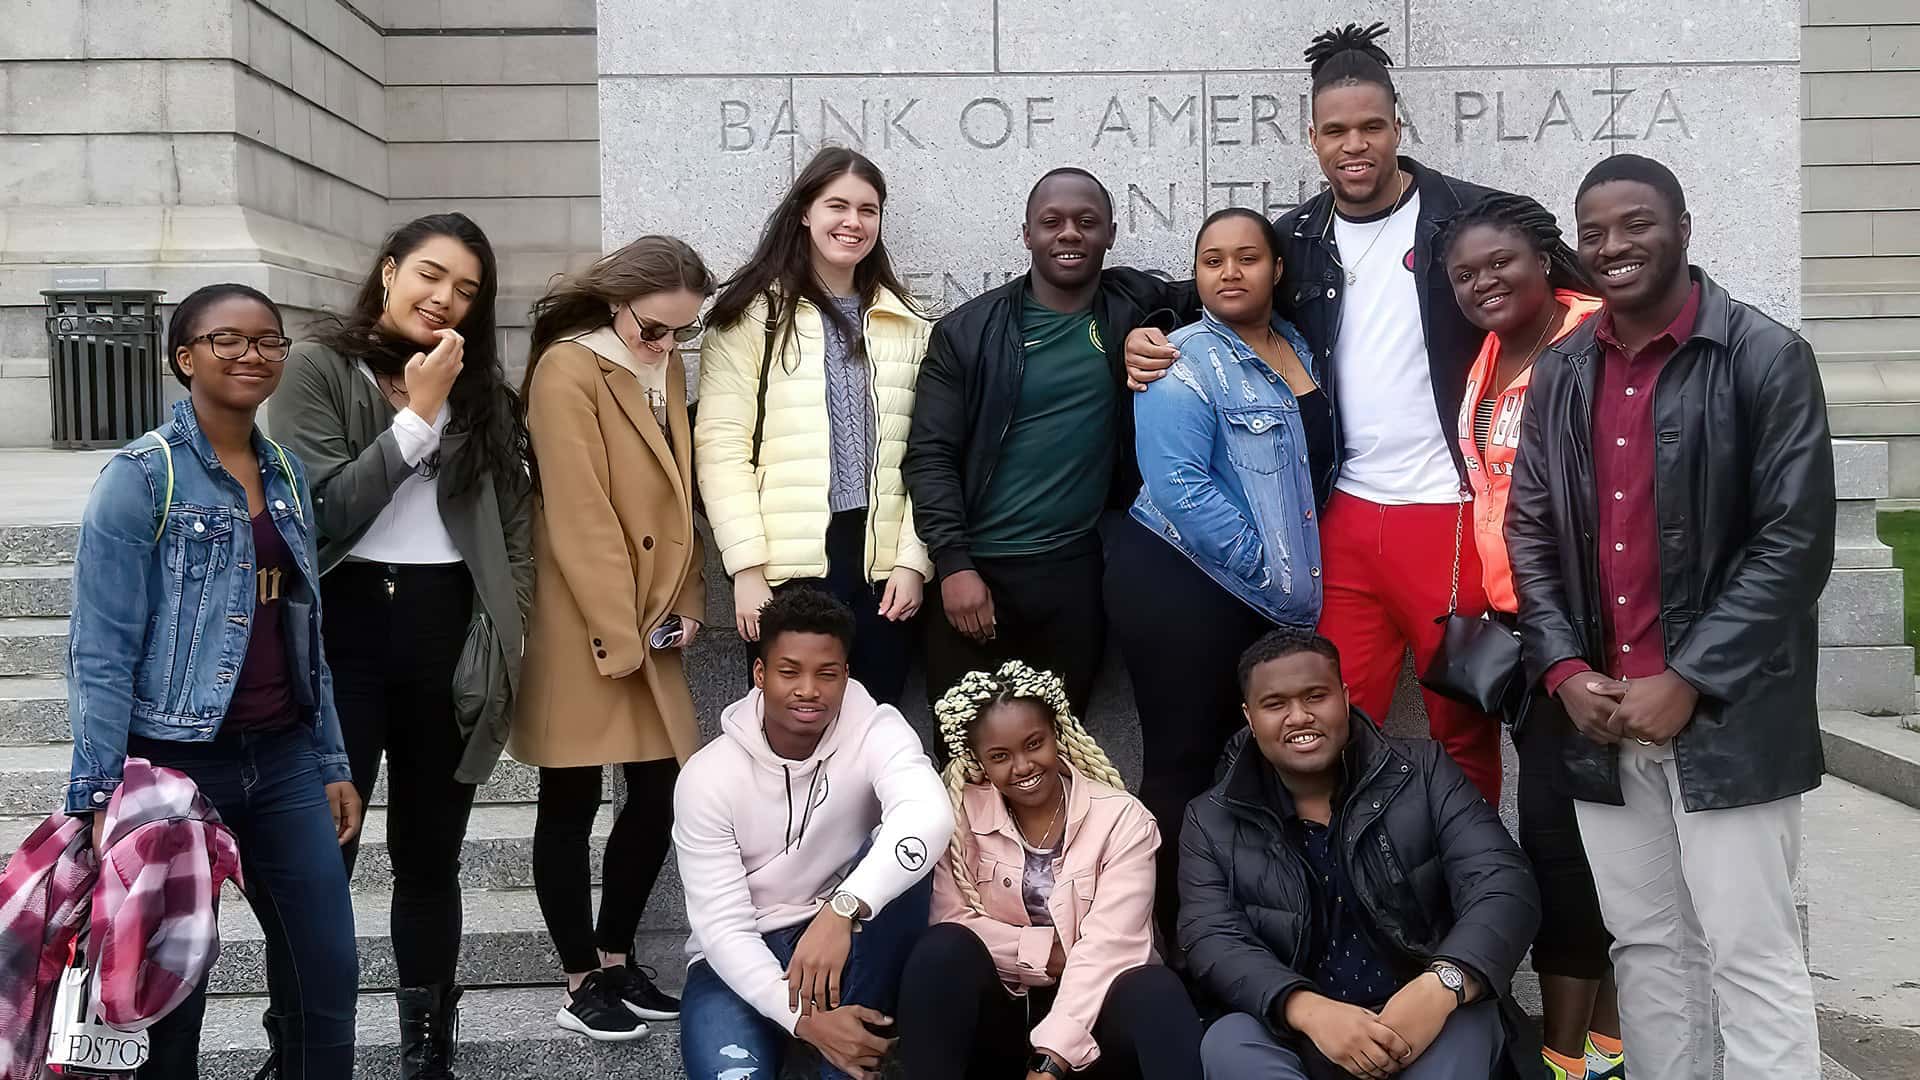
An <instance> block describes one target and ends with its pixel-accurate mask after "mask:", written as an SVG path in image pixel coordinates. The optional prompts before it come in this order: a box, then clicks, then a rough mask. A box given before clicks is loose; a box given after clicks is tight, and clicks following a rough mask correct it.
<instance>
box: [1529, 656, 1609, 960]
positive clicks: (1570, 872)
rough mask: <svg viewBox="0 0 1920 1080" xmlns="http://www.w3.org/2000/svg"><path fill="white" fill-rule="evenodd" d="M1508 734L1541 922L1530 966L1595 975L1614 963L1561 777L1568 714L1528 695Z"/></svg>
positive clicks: (1555, 703) (1547, 700)
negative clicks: (1522, 715)
mask: <svg viewBox="0 0 1920 1080" xmlns="http://www.w3.org/2000/svg"><path fill="white" fill-rule="evenodd" d="M1531 704H1532V707H1531V708H1530V709H1529V710H1528V713H1527V717H1526V720H1525V721H1524V722H1523V723H1522V724H1521V726H1520V729H1519V735H1518V737H1517V738H1515V739H1514V740H1513V743H1514V749H1515V751H1517V752H1518V754H1519V757H1520V791H1519V794H1518V799H1519V803H1520V848H1521V850H1523V851H1525V852H1526V853H1527V859H1528V860H1529V861H1531V862H1532V863H1533V878H1534V881H1536V882H1538V883H1539V885H1540V930H1539V932H1538V933H1536V934H1535V935H1534V937H1533V970H1535V971H1537V972H1539V973H1540V974H1542V975H1563V976H1566V977H1568V978H1573V979H1601V978H1604V977H1606V974H1607V972H1608V971H1609V970H1611V968H1612V962H1611V961H1610V960H1609V959H1608V958H1607V952H1608V950H1609V949H1610V948H1611V947H1612V945H1613V938H1612V936H1611V935H1609V934H1608V933H1607V926H1606V923H1605V922H1604V921H1603V920H1602V919H1601V918H1600V894H1599V892H1598V891H1597V890H1596V889H1595V887H1594V884H1593V869H1592V867H1590V866H1588V864H1587V849H1586V846H1585V845H1584V844H1583V843H1582V842H1581V840H1580V822H1579V819H1578V818H1577V817H1576V816H1575V815H1574V812H1573V798H1572V796H1570V795H1568V794H1567V793H1566V791H1565V789H1564V788H1563V787H1562V786H1561V784H1560V769H1561V761H1560V751H1561V745H1562V743H1563V742H1564V741H1565V740H1566V739H1568V738H1570V737H1572V734H1573V721H1572V720H1570V719H1568V718H1567V711H1566V709H1565V708H1564V707H1562V706H1561V704H1560V702H1559V701H1558V700H1557V699H1555V698H1553V697H1550V696H1548V695H1545V694H1536V695H1534V698H1533V701H1532V703H1531Z"/></svg>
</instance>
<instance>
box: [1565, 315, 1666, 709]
mask: <svg viewBox="0 0 1920 1080" xmlns="http://www.w3.org/2000/svg"><path fill="white" fill-rule="evenodd" d="M1699 314H1700V286H1699V285H1697V284H1696V285H1694V287H1693V292H1692V293H1691V294H1689V295H1688V297H1687V302H1686V304H1685V305H1683V306H1682V307H1681V308H1680V314H1679V315H1678V316H1676V317H1675V318H1674V320H1673V322H1672V324H1671V325H1669V326H1668V327H1667V328H1666V329H1665V330H1664V331H1662V332H1661V333H1660V335H1659V336H1657V337H1655V338H1654V339H1653V340H1652V341H1650V342H1648V343H1647V346H1646V348H1644V349H1641V350H1640V351H1639V352H1638V353H1632V352H1628V351H1627V347H1626V346H1625V345H1622V344H1621V343H1620V339H1619V338H1618V337H1616V336H1614V331H1613V313H1612V312H1608V311H1603V312H1602V313H1601V315H1600V321H1599V323H1598V324H1597V325H1596V326H1595V327H1594V337H1595V338H1596V339H1597V340H1598V341H1599V343H1600V378H1599V387H1598V390H1597V395H1598V396H1597V397H1596V399H1595V400H1594V403H1593V480H1594V486H1595V487H1596V488H1597V489H1598V495H1599V499H1600V527H1599V535H1598V537H1597V539H1598V541H1599V550H1598V554H1599V560H1600V600H1601V605H1602V607H1601V611H1602V614H1601V617H1600V622H1601V629H1602V631H1603V638H1604V640H1605V644H1606V650H1607V656H1606V661H1605V664H1604V667H1605V668H1606V672H1607V675H1608V676H1609V677H1610V678H1614V679H1644V678H1647V677H1649V676H1653V675H1658V674H1660V673H1661V672H1662V671H1665V670H1666V669H1667V643H1666V638H1665V634H1664V632H1663V630H1662V629H1661V626H1660V515H1659V513H1658V512H1657V508H1656V507H1655V505H1654V495H1653V478H1654V454H1653V447H1654V430H1653V388H1654V384H1655V383H1657V382H1658V381H1659V379H1660V372H1661V369H1663V368H1665V367H1666V365H1667V361H1668V360H1669V359H1671V358H1672V357H1673V354H1674V353H1676V352H1678V351H1679V350H1680V346H1682V345H1684V344H1686V341H1687V339H1688V338H1689V337H1692V336H1693V323H1694V319H1695V318H1696V317H1697V316H1698V315H1699ZM1589 670H1592V669H1591V668H1590V666H1589V665H1588V663H1587V661H1586V660H1585V659H1584V658H1572V659H1566V660H1562V661H1560V662H1559V663H1557V664H1555V665H1553V666H1552V667H1551V668H1549V669H1548V670H1547V677H1546V679H1545V680H1543V681H1544V683H1545V685H1546V689H1547V692H1548V693H1550V694H1551V693H1557V692H1558V691H1559V689H1560V684H1561V683H1564V682H1566V681H1567V679H1569V678H1571V677H1572V676H1574V675H1578V674H1579V673H1580V672H1582V671H1589Z"/></svg>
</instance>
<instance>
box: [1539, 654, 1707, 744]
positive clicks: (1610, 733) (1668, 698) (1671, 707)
mask: <svg viewBox="0 0 1920 1080" xmlns="http://www.w3.org/2000/svg"><path fill="white" fill-rule="evenodd" d="M1555 696H1556V697H1558V698H1559V699H1560V703H1561V704H1562V705H1564V706H1566V709H1567V715H1568V716H1569V717H1571V718H1572V720H1573V726H1574V727H1576V728H1578V729H1579V730H1580V733H1581V734H1582V735H1585V736H1586V737H1587V738H1589V739H1592V740H1593V741H1594V742H1597V743H1601V744H1603V745H1612V744H1614V743H1618V742H1622V741H1624V740H1626V739H1636V740H1638V741H1640V742H1642V743H1645V744H1648V745H1653V746H1660V745H1664V744H1666V743H1667V742H1668V741H1670V740H1671V739H1672V738H1673V737H1674V736H1675V735H1678V734H1680V731H1681V729H1682V728H1685V727H1686V726H1687V724H1688V723H1689V722H1690V721H1692V719H1693V710H1694V707H1695V706H1696V705H1698V704H1699V702H1700V691H1698V690H1695V689H1694V688H1693V686H1692V684H1690V683H1688V682H1687V680H1685V679H1683V678H1681V677H1680V676H1679V674H1678V673H1676V672H1675V671H1674V670H1673V669H1672V668H1667V669H1666V670H1665V671H1662V672H1661V673H1660V674H1658V675H1652V676H1648V677H1647V678H1644V679H1609V678H1606V677H1605V676H1602V675H1601V674H1600V673H1599V672H1595V671H1583V672H1580V673H1579V674H1577V675H1574V676H1572V677H1571V678H1569V679H1567V681H1565V682H1563V683H1561V684H1560V689H1559V690H1557V691H1555Z"/></svg>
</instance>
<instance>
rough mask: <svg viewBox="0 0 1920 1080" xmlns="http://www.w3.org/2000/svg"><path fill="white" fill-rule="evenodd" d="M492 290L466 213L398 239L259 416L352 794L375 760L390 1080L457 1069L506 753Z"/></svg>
mask: <svg viewBox="0 0 1920 1080" xmlns="http://www.w3.org/2000/svg"><path fill="white" fill-rule="evenodd" d="M498 285H499V274H498V271H497V270H496V268H495V262H494V257H493V247H492V245H490V244H489V243H488V242H487V237H486V234H485V233H483V232H481V231H480V227H479V226H478V225H475V224H474V223H473V222H472V221H471V220H469V219H468V218H467V217H466V216H465V215H463V214H435V215H432V216H429V217H423V218H419V219H416V220H414V221H411V222H409V223H407V224H405V225H402V226H401V227H400V228H398V229H396V230H394V231H393V233H392V234H391V235H389V236H388V237H387V238H386V240H385V242H383V243H382V244H381V246H380V254H379V256H378V257H377V258H376V259H375V260H374V264H373V267H372V269H371V270H370V271H369V272H368V274H367V278H366V280H365V282H364V283H363V284H362V285H361V287H360V292H359V295H358V296H357V297H356V298H355V300H354V302H353V306H352V307H351V308H349V309H348V310H347V311H346V312H345V313H344V314H343V315H339V316H334V317H332V318H330V319H328V320H326V321H324V322H323V323H322V324H321V326H320V328H319V331H318V333H316V334H315V335H314V337H313V339H312V340H309V341H305V342H302V343H301V344H299V345H297V346H295V347H294V350H293V353H292V355H291V356H289V357H288V360H287V375H286V386H285V387H284V388H283V389H282V390H281V392H280V396H279V398H277V399H276V400H275V401H274V406H273V421H272V422H273V430H274V433H275V434H277V435H279V436H280V438H281V439H282V440H284V441H285V442H286V444H287V446H288V448H289V449H291V450H293V451H294V452H296V453H298V454H299V455H300V457H301V458H302V459H303V460H305V461H306V463H307V466H308V468H310V469H311V470H312V471H313V488H314V512H315V514H316V515H317V517H318V523H319V531H320V564H321V572H322V573H323V574H324V575H325V577H324V578H323V580H322V582H321V586H322V592H323V594H324V595H325V597H326V609H327V622H326V652H327V661H328V663H330V664H331V665H332V666H333V673H334V693H335V696H336V698H337V700H338V701H339V704H340V722H341V726H342V727H343V728H344V729H345V732H346V743H347V754H348V756H349V757H350V758H352V761H353V782H354V786H355V787H356V788H358V789H359V792H360V796H361V798H363V799H371V798H372V794H373V787H374V781H375V780H376V779H377V778H378V776H379V772H380V759H381V755H382V754H383V753H384V754H385V756H386V761H387V813H386V839H387V854H388V856H389V857H390V859H391V860H392V873H393V906H392V935H393V952H394V962H395V965H396V967H397V968H398V969H399V970H398V975H399V989H398V991H397V993H396V995H395V996H396V1000H397V1003H398V1008H399V1014H400V1071H401V1075H402V1077H403V1078H405V1080H415V1078H416V1077H418V1078H424V1080H438V1078H443V1077H448V1076H452V1075H453V1073H452V1060H453V1050H454V1046H453V1040H454V1035H455V1031H456V1023H455V1016H454V1014H455V1011H456V1009H457V1007H458V1003H459V1000H460V994H461V991H460V988H459V987H458V986H456V985H455V976H454V971H455V967H456V963H457V961H458V959H459V955H460V934H461V923H462V912H461V903H460V899H461V898H460V849H461V845H462V844H463V843H464V841H465V839H466V834H467V819H468V816H469V814H470V813H471V811H472V808H473V798H474V792H475V788H476V786H477V785H479V784H481V783H484V782H485V781H486V779H487V777H488V776H489V775H490V774H491V773H492V771H493V766H494V763H495V762H496V761H497V760H498V759H499V757H500V752H501V750H502V749H503V748H504V747H505V746H506V742H507V727H508V722H509V719H510V717H511V714H512V708H513V697H514V691H515V689H516V688H517V686H518V684H519V678H520V671H519V669H520V640H521V627H522V622H523V619H524V617H525V614H526V606H527V603H528V601H529V599H530V598H531V597H532V594H533V558H532V551H531V545H530V544H529V542H528V510H529V503H530V497H529V496H530V484H529V482H528V478H527V459H526V454H527V435H526V427H525V425H524V424H523V423H522V421H521V419H520V414H519V406H518V403H517V402H516V401H515V399H514V395H513V391H512V390H511V389H509V388H508V387H507V385H506V379H505V374H504V372H503V371H502V369H501V365H500V354H499V349H498V346H497V344H496V342H495V337H496V335H495V332H494V313H493V303H494V294H495V292H496V291H497V289H498ZM353 858H354V854H353V852H351V851H349V853H348V862H349V866H350V867H351V864H352V861H353Z"/></svg>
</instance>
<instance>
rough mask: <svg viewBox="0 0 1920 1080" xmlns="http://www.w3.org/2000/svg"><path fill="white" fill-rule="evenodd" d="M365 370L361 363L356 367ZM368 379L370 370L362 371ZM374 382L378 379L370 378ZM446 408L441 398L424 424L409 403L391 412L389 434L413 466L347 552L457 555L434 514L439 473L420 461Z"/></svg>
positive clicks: (453, 559)
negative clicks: (437, 409)
mask: <svg viewBox="0 0 1920 1080" xmlns="http://www.w3.org/2000/svg"><path fill="white" fill-rule="evenodd" d="M360 370H361V371H362V372H365V371H366V369H365V368H361V369H360ZM367 378H368V379H372V378H373V376H372V375H371V374H368V375H367ZM376 385H378V384H376ZM452 415H453V413H452V410H451V409H450V408H449V407H448V406H447V405H446V404H444V403H443V404H441V406H440V414H439V415H438V416H436V417H434V420H433V423H432V424H431V425H429V424H428V423H427V422H426V421H425V420H422V419H420V417H419V416H418V415H417V414H415V413H414V411H413V410H412V409H401V410H400V411H399V412H397V413H395V414H394V416H393V437H394V440H395V441H396V442H398V443H399V444H400V457H401V458H402V459H403V460H404V461H406V463H407V464H408V465H411V466H412V467H413V475H412V476H409V477H407V478H406V479H405V480H402V481H400V486H399V487H397V488H395V489H394V491H393V498H392V499H391V500H389V501H388V502H387V505H386V506H384V507H382V508H381V510H380V513H379V514H377V515H375V517H374V519H373V524H371V525H369V526H367V531H366V533H365V535H363V536H361V537H360V541H359V542H358V543H356V544H354V545H353V551H352V552H351V554H352V556H353V557H354V558H356V559H364V560H366V561H367V562H379V563H391V564H393V565H396V566H425V565H445V564H447V563H457V562H460V561H462V560H461V558H460V549H459V548H457V547H454V546H453V536H452V535H451V534H449V533H448V532H447V523H446V522H445V521H443V520H441V518H440V474H439V473H438V472H434V473H432V474H431V475H428V474H427V473H426V472H424V471H423V470H422V469H421V467H420V466H421V464H422V463H423V462H425V461H426V460H427V458H429V457H431V456H433V452H434V451H435V450H438V449H440V436H441V434H442V433H443V432H445V431H446V429H447V419H448V418H449V417H450V416H452Z"/></svg>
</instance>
